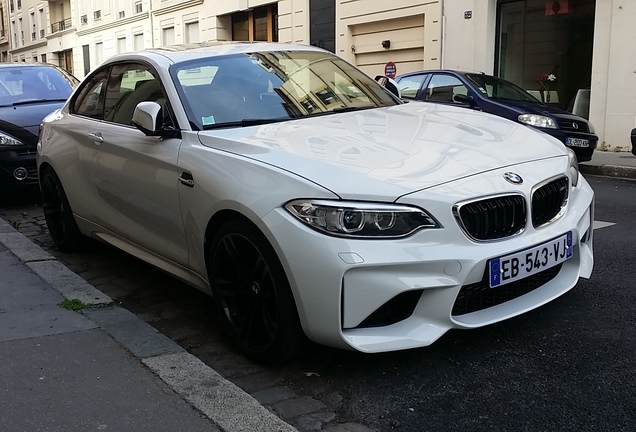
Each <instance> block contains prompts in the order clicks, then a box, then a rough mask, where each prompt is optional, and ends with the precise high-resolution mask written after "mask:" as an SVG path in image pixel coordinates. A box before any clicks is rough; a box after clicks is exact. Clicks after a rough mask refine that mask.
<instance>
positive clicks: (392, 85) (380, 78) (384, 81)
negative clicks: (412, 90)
mask: <svg viewBox="0 0 636 432" xmlns="http://www.w3.org/2000/svg"><path fill="white" fill-rule="evenodd" d="M375 80H376V81H377V82H378V84H380V85H381V86H382V87H384V88H386V89H387V90H388V91H390V92H391V93H393V94H394V95H395V96H397V97H399V98H400V99H401V98H402V94H401V93H400V88H399V87H398V84H397V82H396V81H395V80H394V79H393V78H389V77H388V76H384V75H376V77H375Z"/></svg>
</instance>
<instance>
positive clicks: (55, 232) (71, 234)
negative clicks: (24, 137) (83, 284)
mask: <svg viewBox="0 0 636 432" xmlns="http://www.w3.org/2000/svg"><path fill="white" fill-rule="evenodd" d="M40 190H41V192H42V208H43V210H44V218H45V219H46V225H47V227H48V228H49V234H50V235H51V238H52V239H53V243H55V246H57V248H58V249H59V250H61V251H62V252H73V251H76V250H77V249H79V247H80V245H81V243H82V240H83V236H82V234H81V233H80V230H79V228H78V227H77V223H76V222H75V218H74V217H73V212H72V211H71V206H70V205H69V203H68V199H67V198H66V193H65V192H64V188H63V187H62V183H61V182H60V179H59V177H58V176H57V174H56V173H55V171H53V168H51V167H46V168H44V169H43V170H42V172H41V173H40Z"/></svg>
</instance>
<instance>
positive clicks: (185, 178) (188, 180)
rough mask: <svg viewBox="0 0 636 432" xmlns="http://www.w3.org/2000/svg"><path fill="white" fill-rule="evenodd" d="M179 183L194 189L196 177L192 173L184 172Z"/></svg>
mask: <svg viewBox="0 0 636 432" xmlns="http://www.w3.org/2000/svg"><path fill="white" fill-rule="evenodd" d="M179 181H180V182H181V184H182V185H184V186H188V187H194V177H193V176H192V174H191V173H189V172H187V171H183V172H182V173H181V176H180V177H179Z"/></svg>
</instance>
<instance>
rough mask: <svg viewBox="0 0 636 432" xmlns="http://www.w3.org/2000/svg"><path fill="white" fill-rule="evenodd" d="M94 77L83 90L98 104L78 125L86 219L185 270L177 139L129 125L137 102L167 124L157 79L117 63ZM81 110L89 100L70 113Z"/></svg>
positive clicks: (144, 67)
mask: <svg viewBox="0 0 636 432" xmlns="http://www.w3.org/2000/svg"><path fill="white" fill-rule="evenodd" d="M98 75H99V76H98V77H97V78H98V79H97V80H96V81H98V82H99V83H97V82H96V86H95V88H96V89H97V88H98V87H99V89H100V90H99V91H93V92H90V91H89V92H86V98H87V99H91V98H92V99H96V96H95V95H96V94H97V95H99V96H98V98H99V102H98V103H97V105H96V106H97V108H96V109H94V110H92V111H90V110H89V111H88V113H89V114H90V113H91V112H92V113H93V114H92V117H91V118H87V119H86V121H85V122H84V123H83V127H82V132H83V134H84V136H83V139H82V143H81V146H80V147H81V149H82V150H81V151H80V154H79V165H80V167H81V170H82V171H83V173H84V178H86V179H88V180H89V183H90V187H91V189H92V190H91V197H90V200H91V202H92V208H91V209H87V211H88V218H89V219H90V220H92V221H93V222H94V223H97V224H99V225H101V226H103V227H104V228H106V229H107V230H108V231H111V232H113V233H115V234H117V235H118V236H121V237H122V238H123V239H125V240H127V241H129V242H132V243H134V244H136V245H138V246H142V247H143V248H145V249H148V250H150V251H152V252H154V253H156V254H159V255H161V256H164V257H166V258H168V259H170V260H172V261H174V262H177V263H179V264H182V265H187V262H188V256H187V245H186V239H185V233H184V227H183V222H182V219H181V212H180V206H179V197H178V185H179V181H178V171H177V159H178V154H179V148H180V145H181V140H180V139H178V138H159V137H148V136H146V135H144V134H143V133H142V132H141V131H140V130H138V129H137V128H136V127H134V126H133V125H132V123H131V121H132V116H133V112H134V109H135V107H136V106H137V104H138V103H139V102H142V101H155V102H158V103H159V104H160V105H162V107H163V109H162V112H163V118H164V122H165V123H173V122H174V120H173V118H174V117H173V116H171V115H170V113H171V109H170V106H169V103H168V101H167V98H166V96H165V92H164V90H163V88H162V85H161V82H160V79H159V75H158V74H157V73H156V72H154V71H153V70H152V68H150V67H149V66H147V65H143V64H138V63H125V64H117V65H114V66H112V67H111V68H110V69H109V70H108V71H106V70H104V73H102V74H101V75H100V74H98ZM106 76H107V80H106V79H105V78H106ZM81 96H82V95H80V97H81ZM84 105H90V103H84V102H83V100H82V101H79V104H78V108H79V109H78V111H77V112H76V113H75V114H76V115H84V112H83V111H82V106H84ZM169 126H174V123H173V124H170V125H169ZM87 198H88V197H87ZM124 249H125V247H124Z"/></svg>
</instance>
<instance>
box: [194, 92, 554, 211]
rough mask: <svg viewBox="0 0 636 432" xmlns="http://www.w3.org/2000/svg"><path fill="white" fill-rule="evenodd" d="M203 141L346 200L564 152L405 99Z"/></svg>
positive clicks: (547, 142)
mask: <svg viewBox="0 0 636 432" xmlns="http://www.w3.org/2000/svg"><path fill="white" fill-rule="evenodd" d="M200 140H201V142H202V144H203V145H206V146H209V147H214V148H217V149H220V150H224V151H228V152H232V153H236V154H241V155H244V156H246V157H249V158H252V159H255V160H259V161H262V162H264V163H268V164H271V165H274V166H276V167H279V168H281V169H284V170H287V171H290V172H293V173H296V174H298V175H300V176H302V177H304V178H307V179H309V180H311V181H314V182H316V183H318V184H321V185H322V186H324V187H326V188H327V189H330V190H331V191H333V192H335V193H337V194H338V195H339V196H341V197H343V198H346V199H368V198H369V197H370V196H377V197H378V198H382V199H395V198H397V197H399V196H401V195H403V194H405V193H409V192H413V191H416V190H420V189H423V188H427V187H431V186H435V185H438V184H441V183H445V182H448V181H452V180H455V179H459V178H463V177H467V176H471V175H474V174H478V173H481V172H485V171H489V170H492V169H495V168H499V167H502V166H512V165H516V164H520V163H523V162H527V161H531V160H538V159H544V158H550V157H555V156H564V155H566V150H565V148H564V147H563V145H562V144H561V143H559V142H557V141H555V140H554V139H552V138H551V137H549V136H547V135H545V134H542V133H539V132H536V131H535V130H533V129H531V128H529V127H526V126H522V125H519V124H516V123H514V122H511V121H509V120H506V119H503V118H500V117H496V116H492V115H487V114H483V113H479V112H475V111H472V110H466V109H462V108H454V107H446V106H442V105H435V104H424V103H408V104H405V105H400V106H395V107H392V108H378V109H372V110H367V111H359V112H351V113H342V114H332V115H325V116H320V117H313V118H306V119H299V120H292V121H288V122H283V123H272V124H267V125H261V126H254V127H248V128H233V129H224V130H212V131H206V132H201V133H200Z"/></svg>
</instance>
